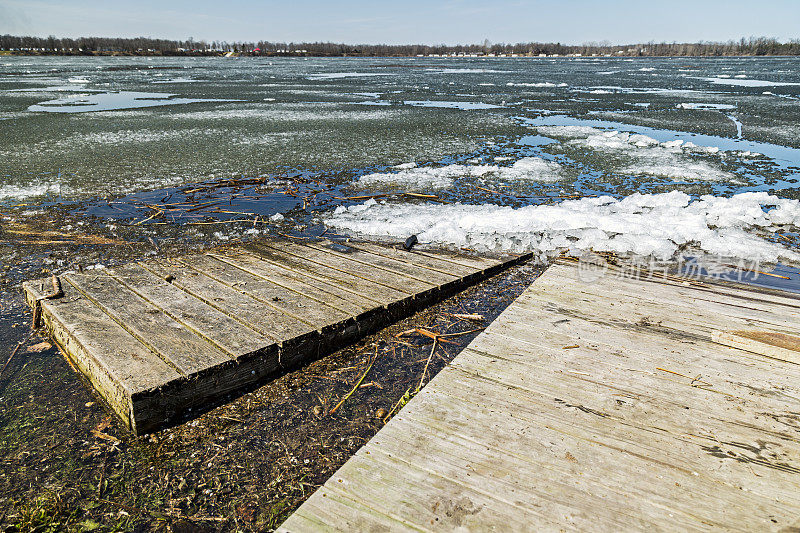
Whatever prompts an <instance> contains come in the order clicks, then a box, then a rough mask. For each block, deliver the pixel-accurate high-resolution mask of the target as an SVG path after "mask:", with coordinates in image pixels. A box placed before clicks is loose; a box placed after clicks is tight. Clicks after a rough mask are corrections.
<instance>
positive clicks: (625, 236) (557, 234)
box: [324, 191, 800, 261]
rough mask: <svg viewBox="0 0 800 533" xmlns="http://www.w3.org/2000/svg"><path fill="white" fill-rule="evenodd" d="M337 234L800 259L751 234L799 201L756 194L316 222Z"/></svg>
mask: <svg viewBox="0 0 800 533" xmlns="http://www.w3.org/2000/svg"><path fill="white" fill-rule="evenodd" d="M324 222H325V223H326V224H327V225H328V226H330V227H332V228H334V229H336V230H337V231H346V232H350V233H353V234H357V235H362V236H373V237H390V238H394V239H397V238H405V237H408V236H409V235H417V236H418V238H419V240H420V241H422V242H430V243H436V244H439V245H444V246H449V247H454V248H459V247H467V248H472V249H475V250H477V251H479V252H499V251H504V252H515V253H521V252H535V253H536V255H537V258H538V259H539V260H544V259H547V258H549V257H554V256H556V255H558V254H559V253H561V252H563V251H569V252H570V253H572V254H574V255H579V254H581V253H583V252H586V251H589V250H594V251H606V252H615V253H619V254H634V255H638V256H645V257H647V256H651V257H655V258H657V259H659V260H669V259H674V258H676V257H677V256H678V255H679V254H681V253H697V252H701V253H702V252H705V253H708V254H715V255H722V256H725V257H735V258H741V259H745V260H755V261H778V260H780V259H785V260H790V261H800V254H798V253H797V252H795V251H792V250H789V249H788V248H785V247H783V246H781V245H779V244H776V243H771V242H767V241H766V240H764V239H762V238H760V237H758V236H757V235H754V234H753V233H752V230H758V229H761V230H765V231H773V230H775V229H776V227H777V226H778V225H792V226H795V227H797V226H798V225H800V201H798V200H787V199H782V198H778V197H776V196H771V195H769V194H767V193H764V192H758V193H752V192H751V193H742V194H738V195H735V196H733V197H730V198H725V197H718V196H712V195H707V196H703V197H701V198H699V199H697V200H692V199H691V197H689V196H688V195H687V194H685V193H683V192H679V191H672V192H669V193H661V194H640V193H635V194H633V195H631V196H628V197H626V198H623V199H621V200H617V199H614V198H612V197H610V196H603V197H599V198H581V199H579V200H566V201H564V202H562V203H560V204H555V205H533V206H526V207H520V208H512V207H507V206H495V205H486V204H484V205H463V204H447V205H441V204H435V205H434V204H423V205H419V204H379V203H378V202H376V201H375V200H369V201H367V202H365V203H363V204H359V205H354V206H350V207H343V206H340V207H338V208H336V210H335V211H334V212H333V213H331V214H329V215H327V216H326V217H325V218H324Z"/></svg>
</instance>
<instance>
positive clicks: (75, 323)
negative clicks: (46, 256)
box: [25, 282, 182, 430]
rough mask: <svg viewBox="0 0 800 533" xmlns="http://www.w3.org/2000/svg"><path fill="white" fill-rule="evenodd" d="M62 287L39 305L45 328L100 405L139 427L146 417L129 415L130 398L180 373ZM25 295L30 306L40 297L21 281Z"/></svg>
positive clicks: (35, 289) (35, 285)
mask: <svg viewBox="0 0 800 533" xmlns="http://www.w3.org/2000/svg"><path fill="white" fill-rule="evenodd" d="M62 288H63V289H64V293H65V294H64V297H62V298H59V299H57V300H43V299H42V300H40V301H39V305H41V306H42V307H43V310H42V317H43V320H44V322H45V326H46V327H47V329H48V331H49V332H50V333H51V335H52V337H53V339H54V340H55V341H56V342H57V343H58V345H59V347H60V348H61V350H62V352H63V353H64V354H66V355H67V356H68V357H69V359H70V361H72V363H73V364H74V365H75V366H76V367H77V368H78V369H79V370H80V371H81V373H82V374H83V375H84V376H85V377H86V378H87V379H88V380H89V381H90V382H91V384H92V386H93V387H94V388H95V389H96V390H97V391H98V393H99V394H100V396H101V397H102V398H103V400H104V401H105V402H106V403H107V404H108V405H109V406H110V407H111V408H112V409H113V411H114V412H115V413H116V414H117V416H119V417H120V418H121V419H122V420H123V421H124V422H125V424H126V425H127V426H129V427H132V428H134V430H135V428H136V427H137V417H138V418H139V421H140V422H141V421H142V418H146V417H143V416H142V415H146V414H148V408H147V407H148V406H147V405H142V406H140V407H142V409H141V410H139V411H135V410H134V409H133V405H132V401H131V396H132V395H140V396H141V395H145V394H148V393H149V392H150V391H154V390H156V389H158V388H159V387H161V386H163V385H164V384H165V383H169V382H172V381H175V380H178V379H180V378H181V377H182V376H181V374H180V373H179V372H178V370H177V369H176V368H175V367H174V366H172V365H170V364H168V363H167V362H165V361H163V360H162V359H161V358H159V357H158V356H157V355H155V354H154V353H153V352H151V351H150V350H149V349H148V348H147V347H145V346H144V345H143V344H142V343H141V342H139V340H138V339H136V338H135V337H134V336H133V335H131V334H130V333H128V332H127V331H126V330H125V329H123V328H122V327H121V326H119V325H118V324H117V323H116V322H114V321H113V320H112V319H111V318H110V317H109V316H108V315H106V314H105V313H103V312H102V311H101V310H100V309H99V308H98V307H96V306H95V305H93V304H92V303H91V302H89V301H88V300H86V298H85V297H84V296H83V295H81V294H80V293H79V292H78V291H76V290H75V289H74V288H72V286H70V285H67V284H62ZM25 291H26V295H27V297H28V298H29V299H33V300H34V301H35V300H36V299H40V298H43V297H44V296H45V293H43V292H42V291H41V290H39V288H38V283H36V282H26V283H25ZM48 292H49V291H48ZM31 303H34V305H35V302H31Z"/></svg>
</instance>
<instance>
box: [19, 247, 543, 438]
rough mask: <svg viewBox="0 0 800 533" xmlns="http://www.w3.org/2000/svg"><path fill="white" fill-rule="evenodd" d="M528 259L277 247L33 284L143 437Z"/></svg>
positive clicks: (69, 350) (62, 336)
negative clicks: (57, 287)
mask: <svg viewBox="0 0 800 533" xmlns="http://www.w3.org/2000/svg"><path fill="white" fill-rule="evenodd" d="M525 259H527V257H514V258H511V257H507V258H504V259H488V258H476V257H465V256H459V255H455V254H449V253H442V252H437V253H432V252H425V251H417V250H416V249H415V250H414V251H411V252H407V251H404V250H402V249H400V250H397V249H394V248H392V247H387V246H378V245H374V244H367V243H361V244H352V245H347V246H344V245H340V244H334V243H330V242H319V243H303V244H295V243H268V244H260V245H256V244H251V245H246V246H239V247H232V248H226V249H220V250H217V251H212V252H209V253H204V254H200V255H195V256H187V257H183V258H179V259H174V260H154V261H147V262H142V263H136V264H130V265H126V266H122V267H119V268H114V269H109V270H105V269H100V270H92V271H87V272H84V273H70V274H65V275H62V276H61V277H60V283H61V287H62V289H63V292H64V294H63V296H62V297H59V298H56V299H47V295H48V294H49V293H52V292H53V286H52V283H51V280H50V279H45V280H38V281H32V282H27V283H25V284H24V285H23V287H24V290H25V294H26V298H27V301H28V303H29V304H30V305H31V306H32V307H33V308H34V310H35V313H36V314H41V318H42V321H43V322H44V324H45V325H46V326H47V328H48V329H49V331H50V333H51V334H52V336H53V338H54V339H55V340H56V342H57V343H58V344H59V345H60V347H61V348H62V350H63V351H64V353H66V354H67V356H68V357H69V358H70V360H71V361H72V362H73V364H74V365H75V366H76V367H77V368H78V370H79V371H80V372H81V373H82V374H83V375H84V376H85V377H86V378H87V379H88V380H89V381H90V382H91V384H92V386H93V387H94V388H95V389H96V390H97V392H98V393H99V394H100V395H101V396H102V397H103V398H104V399H105V401H106V402H107V403H108V404H109V405H110V406H111V408H112V409H113V410H114V411H115V412H116V414H117V415H119V417H120V419H121V420H122V421H123V422H124V423H125V425H127V426H128V427H129V428H130V429H131V430H132V431H133V432H134V433H138V434H141V433H145V432H149V431H151V430H154V429H157V428H158V427H159V426H161V425H162V424H164V423H165V422H168V421H171V420H175V419H176V418H177V417H179V416H180V415H182V414H183V413H185V412H186V411H187V410H188V409H189V408H194V407H200V406H203V405H206V404H208V402H209V401H211V400H213V399H215V398H219V397H221V396H224V395H226V394H229V393H231V392H233V391H236V390H237V389H241V388H242V387H244V386H246V385H250V384H253V383H255V382H258V381H260V380H262V379H263V378H265V377H266V376H269V375H270V374H272V373H275V372H276V371H278V370H280V369H283V368H288V367H291V366H292V365H296V364H298V363H299V362H301V361H303V360H306V359H309V358H313V357H317V356H319V355H320V354H324V353H327V352H330V351H332V350H334V349H336V348H337V347H341V346H343V345H344V344H346V343H348V342H352V341H353V340H355V339H356V338H358V337H359V336H362V335H364V334H367V333H369V332H371V331H373V330H375V329H376V328H378V327H381V326H384V325H386V324H388V323H390V322H392V321H396V320H398V319H399V318H402V317H404V316H406V315H409V314H411V313H413V312H415V311H416V310H418V309H419V308H420V307H422V306H424V305H427V304H430V303H432V302H433V301H435V300H437V299H439V298H442V297H445V296H448V295H450V294H452V293H454V292H456V291H458V290H460V289H463V288H464V287H466V286H467V285H469V284H471V283H475V282H477V281H480V280H481V279H484V278H486V277H488V276H490V275H491V274H493V273H496V272H498V271H499V270H501V269H503V268H505V267H507V266H510V265H511V264H514V263H516V262H518V261H521V260H525Z"/></svg>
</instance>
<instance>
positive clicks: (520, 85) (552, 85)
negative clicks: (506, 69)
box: [506, 81, 567, 87]
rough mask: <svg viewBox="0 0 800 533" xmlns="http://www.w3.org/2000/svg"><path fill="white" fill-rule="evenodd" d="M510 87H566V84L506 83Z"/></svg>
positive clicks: (541, 82)
mask: <svg viewBox="0 0 800 533" xmlns="http://www.w3.org/2000/svg"><path fill="white" fill-rule="evenodd" d="M506 85H507V86H508V87H566V86H567V84H566V83H552V82H549V81H540V82H532V83H523V82H517V83H514V82H509V83H506Z"/></svg>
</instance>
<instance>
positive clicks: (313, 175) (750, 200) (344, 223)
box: [0, 57, 800, 263]
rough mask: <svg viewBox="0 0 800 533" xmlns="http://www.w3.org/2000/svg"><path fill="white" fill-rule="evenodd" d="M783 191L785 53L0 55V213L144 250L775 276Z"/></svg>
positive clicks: (794, 225) (785, 258)
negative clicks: (127, 236)
mask: <svg viewBox="0 0 800 533" xmlns="http://www.w3.org/2000/svg"><path fill="white" fill-rule="evenodd" d="M798 178H800V60H798V59H796V58H723V59H708V58H703V59H687V58H667V59H630V58H626V59H622V58H618V59H617V58H578V59H567V58H553V59H539V58H537V59H523V58H519V59H512V58H498V59H443V58H392V59H369V58H349V59H311V58H309V59H304V58H282V59H275V58H272V59H268V58H230V59H221V58H178V59H175V58H131V57H120V58H60V57H54V58H27V57H4V58H2V59H0V205H2V206H5V207H4V208H5V209H12V208H13V206H17V207H16V209H17V211H15V213H16V214H17V215H16V216H24V215H25V213H37V214H41V213H42V208H47V207H50V206H60V207H59V208H60V209H65V208H66V209H67V210H69V211H70V212H72V213H74V214H77V216H80V217H84V218H86V217H90V218H91V220H94V221H98V220H99V221H101V223H102V224H106V225H107V226H108V227H112V228H113V227H117V226H119V225H122V226H125V225H127V226H133V225H136V226H137V227H139V228H142V231H143V232H145V234H147V235H148V238H151V239H152V238H155V239H157V238H158V237H159V236H160V235H162V234H164V232H165V231H167V230H166V229H165V228H164V226H165V225H169V224H172V225H177V226H181V225H182V224H186V223H189V222H192V223H201V222H202V223H209V225H210V224H211V223H212V222H214V221H224V222H225V224H221V223H220V224H218V225H217V226H214V227H213V228H212V229H213V231H205V233H203V235H205V236H206V237H208V239H210V240H212V241H215V240H216V241H227V240H230V239H236V238H247V237H248V236H257V235H260V234H264V233H269V232H271V231H272V232H275V231H284V232H300V233H303V232H304V231H309V228H316V229H315V231H329V232H330V233H331V234H334V233H339V234H343V235H359V236H365V237H369V238H376V239H392V240H397V239H404V238H405V237H406V236H407V235H410V234H412V233H414V234H418V235H419V236H420V240H421V241H424V242H434V243H437V244H441V245H443V246H449V247H467V248H471V249H475V250H478V251H495V250H506V251H523V250H536V251H538V252H540V258H542V259H546V258H548V257H551V256H553V255H555V254H557V253H560V252H561V251H563V250H570V251H572V252H573V253H575V252H580V251H585V250H588V249H595V250H598V251H610V252H616V253H621V254H626V253H630V254H635V255H637V256H641V257H653V258H657V259H660V260H661V259H675V258H676V257H678V256H679V255H680V254H686V253H689V254H699V253H706V254H716V255H726V256H730V257H731V258H733V259H736V258H738V259H742V260H747V261H757V262H762V261H766V262H778V261H781V262H790V263H791V262H798V261H800V254H799V253H798V252H796V251H795V247H796V243H797V240H796V239H797V229H798V226H800V205H798V201H797V199H798V198H800V195H799V194H798V189H797V185H798ZM231 180H236V181H231ZM197 184H203V185H202V186H200V187H198V185H197ZM287 191H288V193H287ZM403 193H406V194H403ZM407 193H410V194H407ZM421 195H428V196H421ZM372 196H375V198H372V199H371V198H370V197H372ZM204 202H205V203H206V204H207V205H209V206H213V209H212V208H211V207H209V208H208V209H205V208H203V203H204ZM220 203H224V206H222V207H224V209H223V208H222V207H221V206H220V205H219V204H220ZM153 205H156V207H155V208H153V207H152V206H153ZM159 205H160V206H161V207H158V206H159ZM198 206H199V207H200V209H197V207H198ZM145 208H147V209H150V210H149V211H148V210H146V209H145ZM20 209H23V210H22V211H20ZM20 213H22V214H20ZM86 220H89V218H86ZM236 220H241V221H242V223H237V222H236ZM153 224H156V225H153ZM159 224H160V226H159ZM196 228H197V226H196V227H195V229H196ZM321 228H325V229H321ZM203 229H204V230H205V229H206V228H205V227H204V228H203ZM111 231H112V233H113V229H112V230H111Z"/></svg>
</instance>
